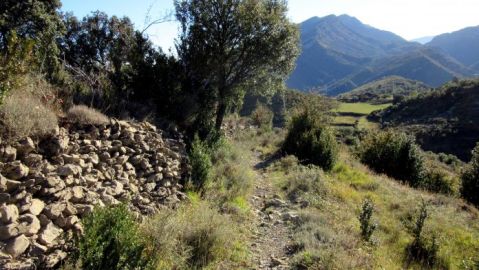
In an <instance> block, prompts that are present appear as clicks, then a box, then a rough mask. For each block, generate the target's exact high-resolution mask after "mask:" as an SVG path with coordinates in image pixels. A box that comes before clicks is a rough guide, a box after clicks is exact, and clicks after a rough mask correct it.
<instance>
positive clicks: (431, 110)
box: [375, 80, 479, 161]
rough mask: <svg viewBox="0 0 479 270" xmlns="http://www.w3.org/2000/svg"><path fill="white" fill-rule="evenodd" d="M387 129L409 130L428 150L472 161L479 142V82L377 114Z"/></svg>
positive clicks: (446, 88)
mask: <svg viewBox="0 0 479 270" xmlns="http://www.w3.org/2000/svg"><path fill="white" fill-rule="evenodd" d="M375 117H377V118H378V119H379V120H380V122H381V123H382V125H383V126H385V127H393V128H398V129H402V130H406V131H407V132H409V133H412V134H414V135H415V136H416V137H417V140H418V142H419V143H420V144H421V145H422V147H423V148H424V149H425V150H431V151H434V152H444V153H451V154H454V155H457V156H458V157H460V158H461V159H463V160H466V161H467V160H469V158H470V156H471V155H470V153H471V150H472V149H473V148H474V146H475V145H476V142H477V141H478V140H479V130H478V125H477V121H479V81H478V80H463V81H458V82H451V83H448V84H446V85H445V86H443V87H442V88H440V89H438V90H436V91H433V92H430V93H425V94H422V95H419V96H417V97H413V98H410V99H406V100H405V101H403V102H401V103H399V104H396V105H394V106H391V107H390V108H387V109H386V110H384V111H381V112H378V113H376V114H375Z"/></svg>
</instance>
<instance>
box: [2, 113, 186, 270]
mask: <svg viewBox="0 0 479 270" xmlns="http://www.w3.org/2000/svg"><path fill="white" fill-rule="evenodd" d="M62 126H63V127H61V128H59V129H58V130H57V132H56V134H54V135H52V136H50V137H48V138H43V139H42V140H33V139H32V138H25V139H22V140H20V141H18V142H16V143H14V144H10V145H8V144H2V145H0V269H34V268H35V267H36V269H38V268H40V269H43V268H51V267H55V266H56V265H57V264H58V263H59V262H61V261H62V260H64V259H65V258H66V257H67V255H68V251H69V248H70V244H71V243H72V239H73V236H74V235H75V234H81V233H82V231H83V227H82V223H81V219H82V217H83V216H85V215H86V214H88V213H90V212H91V211H93V209H94V208H95V207H101V206H110V205H116V204H119V203H120V202H127V203H128V204H129V207H130V209H131V210H132V211H133V213H135V214H136V216H137V217H138V218H139V219H141V218H142V217H144V216H146V215H151V214H154V213H155V212H157V211H158V210H159V209H161V208H163V207H169V206H174V205H175V204H176V203H178V202H179V201H181V200H182V199H184V198H185V195H184V194H183V193H182V192H181V188H182V186H181V185H180V183H179V182H180V180H181V179H182V176H184V175H185V174H186V173H187V164H186V155H185V144H184V143H183V141H182V140H181V139H166V138H164V137H163V136H162V132H161V131H159V130H157V129H156V127H155V126H153V125H151V124H149V123H147V122H142V123H132V122H125V121H117V120H112V121H111V122H110V123H109V124H106V125H100V126H78V125H76V124H73V123H64V124H62Z"/></svg>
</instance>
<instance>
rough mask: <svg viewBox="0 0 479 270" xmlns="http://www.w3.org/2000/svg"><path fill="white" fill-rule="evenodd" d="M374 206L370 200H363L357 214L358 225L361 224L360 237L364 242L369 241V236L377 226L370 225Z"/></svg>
mask: <svg viewBox="0 0 479 270" xmlns="http://www.w3.org/2000/svg"><path fill="white" fill-rule="evenodd" d="M373 212H374V206H373V203H372V202H371V200H365V201H364V202H363V206H362V208H361V213H360V214H359V217H358V218H359V223H360V224H361V237H362V238H363V240H364V241H370V240H371V236H372V235H373V233H374V231H375V230H376V228H377V224H374V223H372V221H371V217H372V216H373Z"/></svg>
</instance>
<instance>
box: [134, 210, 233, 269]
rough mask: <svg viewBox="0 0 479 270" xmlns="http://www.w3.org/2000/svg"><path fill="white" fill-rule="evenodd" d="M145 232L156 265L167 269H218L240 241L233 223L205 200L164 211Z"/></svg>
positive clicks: (149, 222)
mask: <svg viewBox="0 0 479 270" xmlns="http://www.w3.org/2000/svg"><path fill="white" fill-rule="evenodd" d="M143 234H144V236H145V237H146V238H147V239H149V240H148V241H149V249H150V250H152V251H153V252H154V255H155V257H156V259H157V261H156V262H155V267H154V268H155V269H165V270H166V269H204V268H207V269H217V267H218V264H219V263H221V262H224V261H228V260H231V259H232V256H233V254H234V252H235V251H236V247H235V243H236V242H237V241H238V235H237V231H236V228H235V227H234V223H233V222H232V221H231V220H230V219H229V218H228V217H226V216H222V215H220V214H218V212H217V211H216V210H215V208H214V207H213V206H212V205H210V204H208V203H206V202H198V203H194V204H192V205H184V206H182V207H180V208H179V209H177V210H164V211H161V212H160V213H159V214H158V215H156V216H155V217H153V218H152V219H150V220H148V221H147V223H146V224H145V226H144V228H143ZM215 266H216V267H215ZM220 268H221V267H220Z"/></svg>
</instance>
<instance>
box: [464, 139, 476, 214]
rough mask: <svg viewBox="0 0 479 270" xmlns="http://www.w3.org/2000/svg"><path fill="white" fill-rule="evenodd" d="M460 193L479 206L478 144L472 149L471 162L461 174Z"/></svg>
mask: <svg viewBox="0 0 479 270" xmlns="http://www.w3.org/2000/svg"><path fill="white" fill-rule="evenodd" d="M461 179H462V188H461V195H462V197H463V198H464V199H466V200H467V201H469V202H470V203H472V204H474V205H476V206H479V144H478V145H476V147H475V148H474V150H473V151H472V159H471V162H470V163H469V164H468V165H467V167H466V169H465V170H464V172H463V174H462V176H461Z"/></svg>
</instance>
